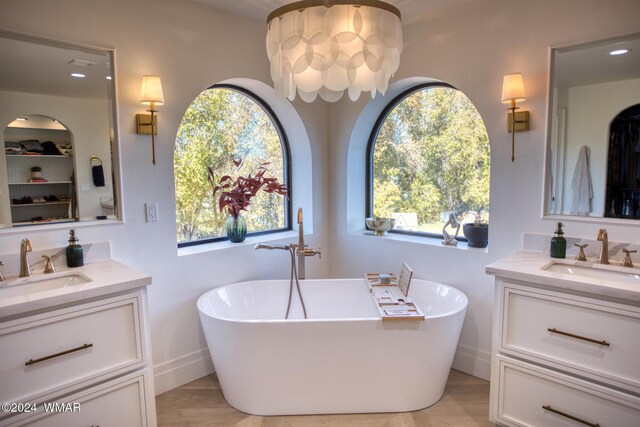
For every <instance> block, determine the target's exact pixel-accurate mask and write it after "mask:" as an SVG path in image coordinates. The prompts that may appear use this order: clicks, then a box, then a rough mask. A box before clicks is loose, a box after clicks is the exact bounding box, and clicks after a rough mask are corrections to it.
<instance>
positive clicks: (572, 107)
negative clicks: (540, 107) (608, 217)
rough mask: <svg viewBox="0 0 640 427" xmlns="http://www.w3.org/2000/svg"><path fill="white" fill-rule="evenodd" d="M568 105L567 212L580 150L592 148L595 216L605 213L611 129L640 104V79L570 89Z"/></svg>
mask: <svg viewBox="0 0 640 427" xmlns="http://www.w3.org/2000/svg"><path fill="white" fill-rule="evenodd" d="M568 92H569V102H568V105H567V144H566V145H567V146H566V156H567V157H566V162H567V168H566V171H567V175H566V176H565V180H564V195H565V200H564V203H563V206H564V208H565V210H566V211H569V209H570V208H571V200H572V198H571V179H572V178H573V172H574V170H575V166H576V160H577V159H578V152H579V151H580V147H582V146H583V145H587V146H589V147H590V148H591V171H592V173H591V181H592V183H593V200H592V206H591V207H592V213H593V216H603V215H604V211H605V206H604V202H605V192H606V191H605V190H606V189H605V184H606V182H607V156H608V150H609V126H610V125H611V122H612V121H613V119H614V118H615V117H616V116H617V115H618V114H620V112H622V111H623V110H624V109H626V108H628V107H631V106H632V105H635V104H637V103H639V102H640V79H635V80H624V81H619V82H609V83H600V84H593V85H585V86H576V87H571V88H569V90H568Z"/></svg>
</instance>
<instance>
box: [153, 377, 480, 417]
mask: <svg viewBox="0 0 640 427" xmlns="http://www.w3.org/2000/svg"><path fill="white" fill-rule="evenodd" d="M156 405H157V410H158V426H159V427H163V426H166V427H181V426H238V427H258V426H262V427H298V426H300V427H310V426H322V427H333V426H346V427H348V426H354V427H383V426H385V427H413V426H416V427H445V426H446V427H448V426H451V427H471V426H493V423H490V422H489V421H488V419H487V418H488V414H489V383H488V382H487V381H484V380H481V379H478V378H475V377H472V376H470V375H467V374H463V373H462V372H458V371H453V370H452V371H451V374H450V376H449V381H448V382H447V388H446V390H445V392H444V396H443V397H442V399H440V401H439V402H438V403H436V404H435V405H433V406H431V407H429V408H426V409H423V410H421V411H415V412H404V413H385V414H353V415H308V416H299V415H293V416H281V417H260V416H255V415H248V414H245V413H244V412H240V411H238V410H236V409H234V408H232V407H231V406H229V404H228V403H227V402H226V401H225V400H224V397H223V396H222V392H221V391H220V384H219V383H218V378H217V377H216V376H215V374H213V375H209V376H207V377H204V378H200V379H199V380H196V381H193V382H191V383H189V384H185V385H183V386H182V387H178V388H176V389H173V390H170V391H168V392H166V393H163V394H161V395H159V396H157V397H156Z"/></svg>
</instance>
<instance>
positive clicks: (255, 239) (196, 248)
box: [178, 230, 311, 256]
mask: <svg viewBox="0 0 640 427" xmlns="http://www.w3.org/2000/svg"><path fill="white" fill-rule="evenodd" d="M305 235H307V234H305ZM309 235H311V233H309ZM284 239H287V240H290V241H291V242H295V241H297V239H298V232H297V231H296V230H288V231H282V232H277V233H272V234H262V235H259V236H249V237H247V238H246V239H245V241H244V242H242V243H232V242H230V241H228V240H224V241H222V242H212V243H203V244H201V245H193V246H185V247H183V248H178V256H187V255H194V254H199V253H203V252H213V251H221V250H225V249H231V248H239V247H243V246H253V245H255V244H256V243H259V242H274V241H278V240H284ZM287 243H288V242H287Z"/></svg>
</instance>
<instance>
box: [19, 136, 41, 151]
mask: <svg viewBox="0 0 640 427" xmlns="http://www.w3.org/2000/svg"><path fill="white" fill-rule="evenodd" d="M20 145H22V146H23V147H24V149H25V150H27V151H29V152H32V153H42V152H43V151H44V148H42V145H41V144H40V141H38V140H37V139H26V140H24V141H20Z"/></svg>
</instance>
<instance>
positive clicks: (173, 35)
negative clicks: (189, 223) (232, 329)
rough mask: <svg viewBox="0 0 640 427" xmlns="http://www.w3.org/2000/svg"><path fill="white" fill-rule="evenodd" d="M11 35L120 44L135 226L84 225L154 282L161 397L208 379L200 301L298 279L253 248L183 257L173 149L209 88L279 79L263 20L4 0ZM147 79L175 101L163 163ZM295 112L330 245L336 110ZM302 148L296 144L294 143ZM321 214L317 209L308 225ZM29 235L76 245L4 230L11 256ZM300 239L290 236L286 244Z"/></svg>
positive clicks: (71, 0)
mask: <svg viewBox="0 0 640 427" xmlns="http://www.w3.org/2000/svg"><path fill="white" fill-rule="evenodd" d="M0 28H3V29H6V30H13V31H18V32H22V33H30V34H35V35H39V36H44V37H50V38H53V39H58V40H66V41H71V42H76V43H83V44H88V45H93V46H100V47H106V48H115V59H116V60H115V66H116V85H117V97H118V109H119V111H118V116H119V126H120V151H121V160H122V167H121V170H122V182H123V189H124V194H123V208H124V216H125V224H122V225H101V226H96V227H81V228H78V227H76V228H77V230H76V231H77V235H78V237H79V238H80V242H81V243H82V242H98V241H110V242H111V248H112V256H113V258H114V259H116V260H118V261H121V262H124V263H126V264H129V265H131V266H132V267H134V268H137V269H139V270H141V271H144V272H146V273H148V274H150V275H152V276H153V285H152V286H150V288H149V308H150V310H149V312H150V321H151V322H150V324H151V333H152V345H153V357H154V364H155V365H156V375H159V376H158V377H157V391H164V390H166V389H168V388H171V387H173V386H175V385H179V384H181V383H184V382H187V381H191V380H193V379H195V378H198V377H200V376H202V375H205V374H206V373H207V372H208V371H209V369H210V366H209V365H208V364H207V357H208V352H207V350H206V344H205V342H204V338H203V336H202V332H201V328H200V323H199V320H198V314H197V310H196V306H195V303H196V300H197V298H198V297H199V296H200V295H201V294H203V293H204V292H205V291H206V290H209V289H211V288H212V287H214V286H218V285H221V284H225V283H230V282H235V281H240V280H249V279H253V278H261V277H262V278H283V279H284V278H288V274H289V270H288V268H289V264H288V257H287V256H286V255H285V254H276V253H274V252H269V251H255V250H253V247H252V245H250V244H245V245H235V246H232V247H231V248H228V249H220V250H215V251H208V252H201V253H194V254H192V255H184V256H178V251H177V247H176V232H175V196H174V175H173V146H174V141H175V136H176V133H177V130H178V126H179V124H180V120H181V118H182V116H183V114H184V112H185V111H186V109H187V108H188V106H189V104H190V103H191V101H192V100H193V99H194V98H195V97H196V96H197V95H198V94H199V93H200V92H201V91H202V90H204V89H206V88H208V87H209V86H211V85H213V84H215V83H218V82H221V81H225V80H228V79H230V78H247V79H254V80H259V81H262V82H266V83H271V82H270V78H269V63H268V59H267V56H266V53H265V47H264V35H265V27H264V24H263V22H257V21H247V20H246V19H243V18H238V17H235V16H231V15H229V14H225V13H223V12H217V11H214V10H212V9H211V8H208V7H205V6H203V5H201V4H198V3H195V2H190V1H182V0H181V1H174V0H136V1H129V0H109V1H101V0H85V1H75V0H60V1H56V2H51V1H48V0H27V1H24V0H3V1H2V13H0ZM144 74H157V75H159V76H160V77H161V78H162V84H163V89H164V95H165V101H166V103H165V105H163V106H161V107H160V108H159V110H160V112H159V131H158V133H159V135H158V137H156V157H157V164H156V165H155V166H153V165H152V164H151V141H150V137H149V136H148V135H137V134H136V133H135V114H136V113H144V111H145V108H146V107H145V106H143V105H140V103H139V94H140V83H141V77H142V75H144ZM294 105H295V107H296V109H297V110H298V113H299V114H300V115H301V117H302V119H303V121H304V123H305V126H306V128H307V133H308V136H309V140H310V143H311V147H310V148H311V153H312V158H313V162H314V165H313V166H314V167H313V169H312V170H313V187H312V188H313V194H314V199H315V200H314V204H313V206H314V212H313V214H314V215H313V218H314V224H313V228H312V227H310V224H308V227H307V229H308V230H311V229H313V230H314V234H313V235H311V236H307V237H308V243H310V244H311V245H312V246H313V247H318V246H322V247H323V248H327V246H328V238H327V237H326V236H327V233H326V218H327V217H328V215H327V212H328V211H326V209H327V207H328V203H327V200H326V197H325V195H324V193H325V192H326V188H327V185H326V179H327V178H326V177H327V175H328V173H327V171H326V164H327V148H326V144H325V142H326V140H327V137H326V125H327V113H326V107H325V106H324V105H323V104H317V103H316V104H312V105H298V104H297V103H295V104H294ZM286 125H287V123H285V126H286ZM302 143H303V141H302V139H300V138H295V139H292V140H290V144H291V145H299V144H302ZM301 167H305V168H306V169H309V168H308V167H306V166H304V165H301ZM294 188H295V187H294ZM298 188H300V186H298ZM294 191H295V189H294ZM307 193H309V194H311V191H308V192H307ZM148 201H157V202H158V205H159V214H160V222H159V223H150V224H148V223H145V222H144V221H145V215H144V203H145V202H148ZM294 208H295V207H294ZM311 216H312V215H310V212H306V215H305V217H307V218H310V217H311ZM24 237H28V238H30V239H31V242H32V246H33V248H34V250H36V249H42V248H50V247H60V246H65V245H66V244H67V243H66V242H67V239H68V232H67V231H66V230H48V231H28V232H26V231H19V232H18V231H13V232H12V233H10V234H7V233H6V232H4V233H2V232H0V259H2V255H3V254H8V253H15V252H17V251H18V249H19V246H20V240H21V239H22V238H24ZM293 240H295V237H293V238H292V237H287V238H284V239H282V243H286V242H290V241H293ZM324 255H325V256H323V257H322V259H321V260H320V259H318V258H317V257H314V258H313V259H312V260H310V261H308V263H307V275H308V277H320V276H322V275H324V274H323V273H322V272H323V271H324V270H328V265H329V263H330V258H331V257H330V255H329V254H324Z"/></svg>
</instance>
